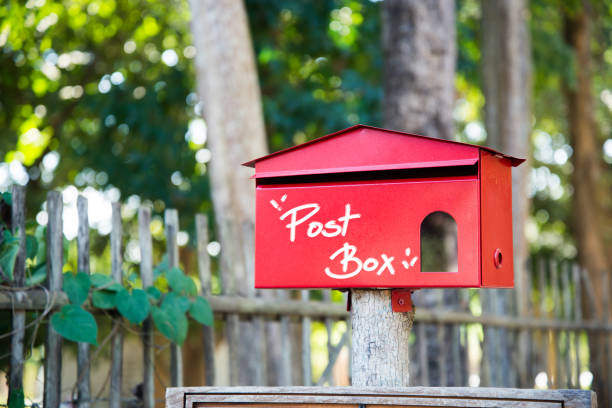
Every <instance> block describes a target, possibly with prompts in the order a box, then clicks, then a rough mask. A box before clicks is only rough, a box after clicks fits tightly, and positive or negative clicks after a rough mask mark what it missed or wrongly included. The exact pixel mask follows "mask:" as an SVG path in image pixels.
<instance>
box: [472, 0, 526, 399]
mask: <svg viewBox="0 0 612 408" xmlns="http://www.w3.org/2000/svg"><path fill="white" fill-rule="evenodd" d="M481 5H482V21H481V30H482V85H483V91H484V95H485V101H486V102H485V112H484V113H485V115H484V116H485V128H486V131H487V145H488V146H490V147H492V148H494V149H497V150H500V151H502V152H504V153H507V154H510V155H513V156H515V157H521V158H527V157H528V156H529V132H530V117H529V112H530V97H529V95H530V89H531V72H530V66H531V63H530V46H529V30H528V27H527V21H526V15H527V12H528V10H527V4H526V2H525V0H490V1H488V0H487V1H482V2H481ZM528 176H529V166H528V165H527V164H523V165H521V166H520V167H517V168H514V169H512V219H513V235H514V239H513V241H514V242H513V244H514V284H515V292H513V291H509V290H506V289H488V290H482V291H481V292H480V293H481V298H482V300H483V307H484V309H485V311H486V312H488V313H492V314H498V315H504V314H507V313H509V312H510V310H511V308H512V307H513V304H512V303H513V301H512V300H513V295H514V293H516V294H517V297H516V298H517V304H516V307H517V309H518V312H519V315H521V316H525V315H526V314H527V311H528V310H527V308H528V297H527V296H525V295H524V294H525V293H526V287H527V283H526V282H527V280H526V279H527V276H526V274H527V269H526V266H527V265H526V262H527V256H528V254H527V245H526V240H525V222H526V220H527V214H528V210H529V200H528V199H527V182H528ZM518 340H519V344H518V347H519V352H518V355H517V356H516V358H523V360H524V361H522V362H521V363H520V364H518V367H519V373H518V376H519V378H518V379H519V380H520V385H521V386H523V387H527V386H530V385H531V384H529V382H528V381H529V380H528V378H527V373H526V371H525V370H526V367H527V364H526V363H527V360H526V359H527V358H529V357H528V345H527V337H526V335H524V334H519V339H518ZM511 343H512V339H511V338H510V337H509V335H508V333H505V332H504V331H503V330H501V329H487V331H486V333H485V358H486V360H487V361H488V362H492V363H493V364H490V368H489V369H490V371H491V380H492V383H491V384H486V385H491V386H503V387H510V386H513V385H516V383H517V382H516V380H517V379H516V378H513V376H514V375H515V374H513V375H507V373H512V372H513V371H512V370H511V369H510V368H511V359H512V355H511V351H512V350H513V349H514V347H512V346H511Z"/></svg>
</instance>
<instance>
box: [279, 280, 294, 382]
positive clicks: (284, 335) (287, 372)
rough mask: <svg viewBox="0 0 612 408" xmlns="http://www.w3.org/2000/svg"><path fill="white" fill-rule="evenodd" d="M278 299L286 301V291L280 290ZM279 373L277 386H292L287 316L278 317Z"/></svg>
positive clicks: (290, 347) (290, 345) (290, 346)
mask: <svg viewBox="0 0 612 408" xmlns="http://www.w3.org/2000/svg"><path fill="white" fill-rule="evenodd" d="M278 296H279V299H281V300H287V298H288V291H286V290H282V291H279V293H278ZM280 345H281V349H280V372H279V375H278V379H279V382H278V383H279V385H281V386H286V385H292V378H291V354H292V350H291V349H292V344H291V337H290V331H289V316H283V315H281V317H280Z"/></svg>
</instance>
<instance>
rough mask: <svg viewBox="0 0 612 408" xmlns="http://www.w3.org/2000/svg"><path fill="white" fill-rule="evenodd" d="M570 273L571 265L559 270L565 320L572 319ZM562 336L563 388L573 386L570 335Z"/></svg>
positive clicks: (566, 332)
mask: <svg viewBox="0 0 612 408" xmlns="http://www.w3.org/2000/svg"><path fill="white" fill-rule="evenodd" d="M571 273H572V270H571V264H564V265H563V269H562V270H561V292H562V293H563V314H562V316H563V318H564V319H565V320H571V319H572V316H571V314H572V304H571V302H572V288H571V286H570V274H571ZM563 336H564V340H565V341H564V346H565V355H564V357H565V359H564V363H563V364H564V366H565V375H564V377H563V386H564V387H570V386H572V385H575V384H573V381H572V379H573V375H572V372H573V370H572V354H571V346H572V343H571V337H572V333H571V332H570V331H569V330H566V331H564V332H563Z"/></svg>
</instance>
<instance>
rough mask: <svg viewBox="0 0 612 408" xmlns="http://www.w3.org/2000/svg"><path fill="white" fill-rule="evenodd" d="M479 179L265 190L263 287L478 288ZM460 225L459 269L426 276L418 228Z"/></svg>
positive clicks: (259, 259)
mask: <svg viewBox="0 0 612 408" xmlns="http://www.w3.org/2000/svg"><path fill="white" fill-rule="evenodd" d="M478 185H479V183H478V179H477V177H476V176H473V177H472V176H466V177H455V178H452V179H449V178H447V179H444V180H440V179H420V180H396V181H367V182H366V181H356V182H349V181H346V182H339V183H330V182H326V183H308V184H284V185H260V186H258V187H257V193H256V195H257V198H256V219H257V221H256V227H255V237H256V238H255V252H256V256H255V258H256V259H255V286H256V287H257V288H351V287H354V288H358V287H361V288H376V287H378V288H392V287H415V288H423V287H478V286H479V285H480V275H479V269H478V264H479V257H478V235H479V231H480V229H479V225H478V218H479V213H478V194H479V189H478ZM435 211H444V212H446V213H448V214H449V215H451V216H452V217H453V218H454V219H455V221H456V223H457V232H458V257H459V260H458V261H459V268H458V271H456V272H421V254H420V226H421V223H422V221H423V220H424V219H425V217H427V216H428V215H429V214H430V213H432V212H435Z"/></svg>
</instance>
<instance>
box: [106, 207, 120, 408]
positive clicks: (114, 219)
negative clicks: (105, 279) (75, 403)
mask: <svg viewBox="0 0 612 408" xmlns="http://www.w3.org/2000/svg"><path fill="white" fill-rule="evenodd" d="M111 225H112V227H111V234H110V246H111V275H112V277H113V279H114V280H115V282H118V283H121V284H123V253H122V240H123V226H122V224H121V204H120V203H113V204H112V215H111ZM121 319H122V317H121V316H118V317H115V318H114V319H113V325H114V326H121V324H122V320H121ZM116 329H117V330H116V332H115V334H114V335H113V338H112V340H111V347H112V348H111V377H110V395H109V398H110V401H109V406H110V407H111V408H120V407H121V391H122V380H123V372H122V371H123V370H122V369H123V328H122V327H116Z"/></svg>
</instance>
